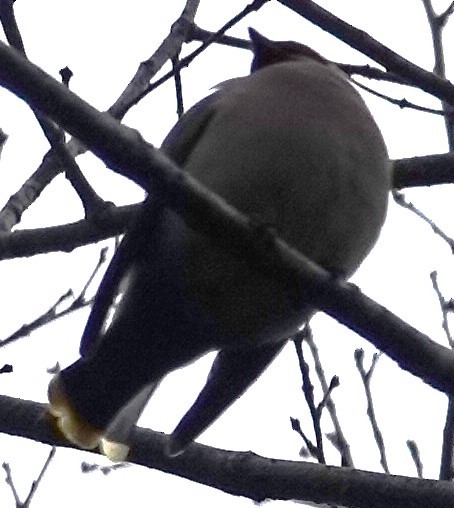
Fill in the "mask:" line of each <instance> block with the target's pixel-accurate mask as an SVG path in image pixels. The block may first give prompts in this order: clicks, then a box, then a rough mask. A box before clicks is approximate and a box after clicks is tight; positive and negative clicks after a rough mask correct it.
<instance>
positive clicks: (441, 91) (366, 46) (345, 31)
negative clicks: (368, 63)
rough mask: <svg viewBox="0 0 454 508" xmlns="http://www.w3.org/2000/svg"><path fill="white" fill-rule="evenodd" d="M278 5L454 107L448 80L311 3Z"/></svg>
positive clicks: (296, 0)
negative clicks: (283, 6)
mask: <svg viewBox="0 0 454 508" xmlns="http://www.w3.org/2000/svg"><path fill="white" fill-rule="evenodd" d="M279 2H280V3H281V4H283V5H285V6H286V7H288V8H289V9H292V10H293V11H295V12H297V13H298V14H300V15H301V16H303V17H304V18H306V19H307V20H309V21H311V22H312V23H314V24H315V25H317V26H319V27H320V28H321V29H322V30H325V31H327V32H329V33H330V34H332V35H334V36H335V37H337V38H338V39H340V40H341V41H343V42H345V43H346V44H348V45H349V46H351V47H352V48H354V49H356V50H357V51H359V52H361V53H363V54H364V55H366V56H368V57H369V58H371V59H372V60H374V61H375V62H378V63H379V64H381V65H383V67H385V69H387V70H389V71H391V72H394V73H395V74H398V75H400V76H402V77H404V78H405V79H407V80H408V81H409V82H410V83H411V84H413V85H415V86H417V87H418V88H421V89H422V90H424V91H425V92H427V93H429V94H431V95H434V96H435V97H438V98H439V99H441V100H442V101H446V102H449V103H450V104H451V105H454V86H453V85H452V84H451V83H450V82H449V81H448V80H446V79H442V78H439V77H438V76H436V75H435V74H433V73H431V72H427V71H426V70H424V69H422V68H421V67H418V66H417V65H415V64H414V63H412V62H410V61H409V60H407V59H405V58H404V57H402V56H401V55H399V54H397V53H396V52H395V51H393V50H391V49H390V48H388V47H386V46H385V45H384V44H381V43H380V42H378V41H377V40H376V39H374V38H373V37H371V36H370V35H369V34H368V33H366V32H364V31H363V30H359V29H358V28H355V27H354V26H351V25H349V24H348V23H346V22H345V21H343V20H342V19H340V18H338V17H337V16H335V15H334V14H331V13H330V12H329V11H327V10H325V9H323V8H322V7H320V6H319V5H317V4H316V3H315V2H312V1H311V0H279Z"/></svg>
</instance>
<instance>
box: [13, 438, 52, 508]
mask: <svg viewBox="0 0 454 508" xmlns="http://www.w3.org/2000/svg"><path fill="white" fill-rule="evenodd" d="M56 451H57V449H56V448H55V446H52V448H51V450H50V452H49V455H48V456H47V459H46V462H44V465H43V467H42V469H41V471H40V473H39V475H38V478H36V480H35V481H34V482H33V483H32V486H31V488H30V492H29V493H28V496H27V499H26V500H25V501H24V504H23V507H21V508H29V506H30V503H31V501H32V499H33V496H34V495H35V493H36V491H37V490H38V487H39V484H40V483H41V480H42V479H43V478H44V475H45V473H46V471H47V468H48V467H49V465H50V463H51V462H52V459H53V458H54V457H55V452H56Z"/></svg>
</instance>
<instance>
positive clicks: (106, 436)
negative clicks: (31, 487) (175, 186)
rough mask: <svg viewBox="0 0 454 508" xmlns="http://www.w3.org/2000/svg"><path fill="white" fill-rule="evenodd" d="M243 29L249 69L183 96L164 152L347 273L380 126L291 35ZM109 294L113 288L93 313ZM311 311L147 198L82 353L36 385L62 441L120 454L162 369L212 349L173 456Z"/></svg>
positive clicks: (379, 175)
mask: <svg viewBox="0 0 454 508" xmlns="http://www.w3.org/2000/svg"><path fill="white" fill-rule="evenodd" d="M250 37H251V40H252V47H253V52H254V59H253V63H252V68H251V74H250V75H249V76H246V77H243V78H237V79H232V80H230V81H227V82H225V83H223V84H221V85H220V86H219V87H218V88H217V91H216V92H214V93H213V94H212V95H210V96H209V97H207V98H205V99H203V100H202V101H201V102H199V103H198V104H196V105H195V106H194V107H193V108H191V109H190V110H189V111H188V112H187V113H186V114H185V115H184V116H183V117H182V118H181V119H180V120H179V121H178V123H177V124H176V125H175V127H174V128H173V129H172V131H171V132H170V134H169V135H168V136H167V138H166V139H165V141H164V143H163V145H162V150H163V151H164V152H165V153H166V154H167V155H168V156H169V157H171V158H172V159H173V160H174V161H175V162H176V163H178V164H179V165H181V166H182V167H183V168H184V169H185V170H186V171H187V172H188V173H190V174H191V175H192V176H193V177H195V178H196V179H198V180H199V181H200V182H201V183H202V184H204V185H205V186H206V187H208V188H209V189H211V190H212V191H213V192H215V193H217V194H219V195H220V196H221V197H222V198H224V199H225V200H226V201H227V202H228V203H230V204H232V205H233V206H235V207H236V208H238V209H239V210H240V211H241V212H243V213H244V214H247V215H249V216H252V217H254V218H255V220H257V219H259V220H260V221H261V223H263V224H265V225H270V226H271V227H272V228H273V229H275V230H276V231H277V232H278V234H279V235H280V236H281V237H282V238H283V239H284V240H285V241H287V242H288V243H289V244H291V245H293V246H294V247H295V248H296V249H298V250H299V251H300V252H301V253H303V254H304V255H306V256H308V257H309V258H311V259H312V260H313V261H315V262H317V263H318V264H320V265H321V266H322V267H324V268H325V269H327V270H330V271H331V272H333V273H335V274H336V275H341V276H343V277H348V276H350V275H351V274H352V273H353V272H354V271H355V270H356V269H357V268H358V266H359V265H360V263H361V262H362V261H363V259H364V258H365V256H366V255H367V254H368V252H369V251H370V250H371V248H372V246H373V245H374V243H375V241H376V240H377V237H378V234H379V232H380V229H381V227H382V224H383V221H384V219H385V215H386V208H387V199H388V191H389V189H390V170H389V162H388V156H387V151H386V147H385V144H384V141H383V138H382V136H381V134H380V131H379V129H378V127H377V125H376V124H375V122H374V120H373V118H372V116H371V114H370V112H369V110H368V108H367V106H366V105H365V103H364V101H363V100H362V98H361V97H360V95H359V94H358V93H357V92H356V90H355V89H354V88H353V87H352V85H351V84H350V83H349V81H348V79H347V77H346V76H345V75H344V74H343V73H342V72H341V71H340V70H339V69H338V68H337V67H336V66H334V65H333V64H331V63H329V62H328V61H326V60H325V59H324V58H322V57H321V56H320V55H319V54H318V53H316V52H315V51H313V50H311V49H310V48H308V47H307V46H304V45H302V44H298V43H295V42H273V41H270V40H268V39H266V38H265V37H263V36H261V35H260V34H258V33H257V32H256V31H255V30H251V31H250ZM106 288H107V289H106ZM109 291H110V293H109ZM113 292H116V293H120V292H121V293H122V295H123V296H122V299H121V301H120V303H119V304H118V305H117V307H116V309H115V313H114V316H113V319H112V321H111V323H109V324H108V325H107V324H106V315H107V311H108V310H109V305H110V303H111V301H112V300H113V298H112V297H111V296H112V293H113ZM106 295H108V297H106ZM313 313H314V309H312V308H310V307H309V306H305V307H304V308H300V309H298V310H295V305H294V301H293V300H292V296H291V295H289V294H288V293H287V292H286V290H285V289H284V287H283V286H282V285H280V284H279V283H278V282H276V281H275V280H273V279H268V278H267V277H265V276H264V275H263V273H260V272H258V271H255V270H254V269H253V268H251V267H250V265H249V264H248V263H247V262H246V261H244V260H242V259H240V258H237V257H235V256H234V255H233V254H231V253H230V252H226V251H225V250H223V249H222V248H220V247H218V246H217V245H216V243H215V242H214V241H213V240H211V239H210V238H207V237H205V236H203V235H202V234H200V233H198V232H196V231H194V230H192V229H190V228H189V227H188V226H186V224H185V222H184V217H181V216H179V215H177V214H176V213H175V212H174V211H173V210H171V209H169V208H167V207H166V206H165V204H161V203H160V201H159V199H157V198H156V197H154V196H150V197H148V198H147V200H146V202H145V204H144V206H143V209H142V211H141V213H140V215H139V218H138V220H137V221H136V223H135V225H133V227H132V228H131V230H130V231H129V232H128V233H127V234H126V235H125V237H124V239H123V242H122V244H121V246H120V248H119V249H118V250H117V253H116V254H115V255H114V257H113V260H112V262H111V264H110V266H109V268H108V270H107V273H106V275H105V277H104V280H103V282H102V283H101V287H100V289H99V291H98V295H97V298H96V301H95V304H94V307H93V309H92V313H91V315H90V318H89V321H88V323H87V327H86V329H85V332H84V336H83V338H82V343H81V358H80V359H79V360H77V361H76V362H75V363H73V364H72V365H70V366H69V367H67V368H66V369H64V370H63V371H61V372H60V373H59V374H58V375H57V376H56V377H54V379H53V380H52V381H51V383H50V385H49V401H50V411H51V412H52V413H53V414H54V415H55V416H56V417H57V418H58V426H59V428H60V429H61V431H62V432H63V433H64V435H65V436H66V437H67V438H68V439H69V440H70V441H72V442H73V443H75V444H77V445H79V446H81V447H83V448H94V447H96V446H97V445H98V444H100V442H101V441H102V442H103V446H104V452H105V453H106V454H107V455H108V456H110V457H112V458H114V459H122V458H124V457H125V455H126V453H127V450H128V448H127V446H122V445H120V444H119V443H127V442H128V436H129V433H130V431H131V428H132V427H133V425H134V424H135V423H136V421H137V419H138V417H139V416H140V413H141V411H142V409H143V408H144V406H145V404H146V403H147V401H148V399H149V397H150V396H151V395H152V393H153V391H154V390H155V388H156V387H157V385H158V384H159V382H160V381H161V379H163V377H164V376H165V375H166V374H168V373H169V372H171V371H173V370H175V369H177V368H179V367H181V366H183V365H186V364H188V363H190V362H192V361H194V360H195V359H197V358H199V357H200V356H202V355H203V354H205V353H206V352H208V351H212V350H217V351H219V353H218V355H217V357H216V359H215V361H214V364H213V367H212V369H211V372H210V375H209V376H208V379H207V383H206V386H205V387H204V388H203V390H202V392H201V393H200V395H199V397H198V399H197V401H196V402H195V403H194V405H193V406H192V408H191V409H190V410H189V411H188V412H187V413H186V415H185V416H184V418H183V419H182V421H181V422H180V423H179V425H178V426H177V427H176V429H175V431H174V432H173V434H172V435H171V437H170V440H169V448H168V451H169V453H170V454H171V455H175V454H178V453H179V452H181V451H183V450H184V448H185V447H186V446H187V445H188V444H189V443H190V442H191V440H193V439H194V438H196V437H197V436H198V435H199V434H200V433H201V432H203V430H205V429H206V428H207V427H208V426H209V425H210V424H211V423H212V422H213V421H214V420H215V419H216V418H217V417H218V416H219V415H220V414H221V413H222V412H223V411H224V410H225V409H226V408H227V407H228V406H229V405H230V404H231V403H232V402H233V401H234V400H236V399H237V398H238V397H240V396H241V394H242V393H243V392H244V391H245V390H246V389H247V388H248V387H249V386H250V385H251V384H252V383H253V382H254V381H255V379H256V378H257V377H258V376H259V375H260V374H261V373H262V372H263V371H264V370H265V369H266V367H267V366H268V364H269V363H270V362H271V361H272V360H273V358H274V357H275V356H276V355H277V354H278V352H279V351H280V350H281V348H282V346H283V344H284V343H285V342H286V341H287V339H288V338H289V337H290V336H291V335H292V334H293V333H294V332H295V331H296V330H297V329H298V327H299V326H300V325H301V324H302V323H304V321H306V320H307V319H308V318H309V317H310V316H311V315H312V314H313ZM173 403H177V400H175V401H174V402H173Z"/></svg>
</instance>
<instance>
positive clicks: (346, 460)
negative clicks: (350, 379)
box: [305, 327, 354, 467]
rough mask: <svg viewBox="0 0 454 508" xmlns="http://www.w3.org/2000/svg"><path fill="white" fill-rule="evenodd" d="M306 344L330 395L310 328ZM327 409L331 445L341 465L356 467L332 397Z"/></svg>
mask: <svg viewBox="0 0 454 508" xmlns="http://www.w3.org/2000/svg"><path fill="white" fill-rule="evenodd" d="M305 341H306V344H307V345H308V346H309V349H310V351H311V354H312V358H313V360H314V366H315V372H316V373H317V376H318V379H319V381H320V385H321V387H322V390H323V393H325V394H328V392H329V386H328V383H327V381H326V376H325V372H324V370H323V367H322V364H321V361H320V356H319V354H318V348H317V345H316V344H315V342H314V337H313V334H312V329H311V328H310V327H309V333H307V335H306V337H305ZM326 409H327V410H328V413H329V415H330V418H331V421H332V422H333V426H334V431H335V438H334V436H332V435H329V436H328V438H329V440H330V441H331V443H332V444H333V445H334V446H335V447H336V449H337V450H338V451H339V453H340V455H341V464H342V466H345V467H354V463H353V458H352V456H351V453H350V446H349V444H348V441H347V439H346V438H345V435H344V433H343V431H342V427H341V424H340V422H339V418H338V417H337V412H336V406H335V404H334V400H333V398H332V397H331V395H329V396H327V397H326Z"/></svg>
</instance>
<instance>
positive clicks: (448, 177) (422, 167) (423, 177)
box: [392, 153, 454, 189]
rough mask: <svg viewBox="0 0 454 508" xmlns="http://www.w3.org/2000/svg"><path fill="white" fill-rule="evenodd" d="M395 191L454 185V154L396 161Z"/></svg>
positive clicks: (394, 167)
mask: <svg viewBox="0 0 454 508" xmlns="http://www.w3.org/2000/svg"><path fill="white" fill-rule="evenodd" d="M392 162H393V185H394V188H395V189H402V188H404V187H423V186H430V185H440V184H444V183H454V154H453V153H443V154H435V155H424V156H422V157H411V158H408V159H399V160H394V161H392Z"/></svg>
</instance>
